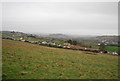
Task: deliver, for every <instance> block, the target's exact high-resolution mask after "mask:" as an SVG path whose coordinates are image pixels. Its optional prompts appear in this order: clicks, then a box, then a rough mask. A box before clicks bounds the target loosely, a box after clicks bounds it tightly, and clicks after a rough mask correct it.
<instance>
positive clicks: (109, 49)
mask: <svg viewBox="0 0 120 81" xmlns="http://www.w3.org/2000/svg"><path fill="white" fill-rule="evenodd" d="M106 50H107V51H110V52H115V51H116V52H118V50H120V47H116V46H107V47H106Z"/></svg>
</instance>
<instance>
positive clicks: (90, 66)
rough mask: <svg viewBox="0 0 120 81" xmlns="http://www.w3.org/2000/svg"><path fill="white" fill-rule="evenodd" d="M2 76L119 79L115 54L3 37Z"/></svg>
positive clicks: (10, 77)
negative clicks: (94, 53)
mask: <svg viewBox="0 0 120 81" xmlns="http://www.w3.org/2000/svg"><path fill="white" fill-rule="evenodd" d="M2 62H3V64H2V67H3V69H2V71H3V73H2V76H3V79H118V56H111V55H107V54H98V53H97V55H91V54H87V52H85V51H77V50H68V49H60V48H52V47H46V46H40V45H35V44H30V43H26V42H20V41H13V40H7V39H3V40H2Z"/></svg>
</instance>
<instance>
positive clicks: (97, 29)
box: [2, 2, 118, 35]
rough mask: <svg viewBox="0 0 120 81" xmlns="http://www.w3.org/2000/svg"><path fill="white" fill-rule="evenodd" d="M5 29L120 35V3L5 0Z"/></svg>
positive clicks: (3, 13) (3, 18)
mask: <svg viewBox="0 0 120 81" xmlns="http://www.w3.org/2000/svg"><path fill="white" fill-rule="evenodd" d="M2 30H16V31H22V32H29V33H33V32H34V33H63V34H77V35H105V34H107V35H111V34H118V3H117V2H4V3H2Z"/></svg>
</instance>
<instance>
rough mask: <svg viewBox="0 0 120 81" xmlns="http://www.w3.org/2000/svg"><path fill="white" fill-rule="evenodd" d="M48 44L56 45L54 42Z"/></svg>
mask: <svg viewBox="0 0 120 81" xmlns="http://www.w3.org/2000/svg"><path fill="white" fill-rule="evenodd" d="M47 44H52V45H55V43H54V42H47Z"/></svg>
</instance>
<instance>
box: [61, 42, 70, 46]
mask: <svg viewBox="0 0 120 81" xmlns="http://www.w3.org/2000/svg"><path fill="white" fill-rule="evenodd" d="M63 45H66V46H68V45H71V44H70V43H64V44H63Z"/></svg>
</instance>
